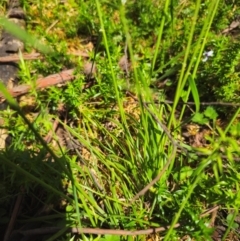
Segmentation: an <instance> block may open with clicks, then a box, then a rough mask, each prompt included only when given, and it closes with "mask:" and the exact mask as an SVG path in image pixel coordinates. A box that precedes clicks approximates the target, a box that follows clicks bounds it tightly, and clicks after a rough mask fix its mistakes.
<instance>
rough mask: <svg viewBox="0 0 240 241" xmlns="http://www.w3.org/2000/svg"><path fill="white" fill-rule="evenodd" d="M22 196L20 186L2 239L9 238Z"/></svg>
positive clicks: (5, 240)
mask: <svg viewBox="0 0 240 241" xmlns="http://www.w3.org/2000/svg"><path fill="white" fill-rule="evenodd" d="M22 198H23V188H21V190H20V193H19V194H18V196H17V200H16V202H15V205H14V209H13V212H12V216H11V219H10V221H9V223H8V227H7V230H6V232H5V235H4V239H3V241H8V240H9V237H10V235H11V232H12V230H13V228H14V225H15V222H16V219H17V215H18V212H19V208H20V204H21V202H22Z"/></svg>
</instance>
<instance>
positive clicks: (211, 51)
mask: <svg viewBox="0 0 240 241" xmlns="http://www.w3.org/2000/svg"><path fill="white" fill-rule="evenodd" d="M203 56H204V59H203V60H202V62H206V61H207V60H208V58H209V57H212V56H213V50H210V51H207V52H204V53H203Z"/></svg>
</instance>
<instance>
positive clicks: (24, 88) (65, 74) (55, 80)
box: [0, 69, 74, 102]
mask: <svg viewBox="0 0 240 241" xmlns="http://www.w3.org/2000/svg"><path fill="white" fill-rule="evenodd" d="M73 71H74V70H73V69H69V70H65V71H62V72H60V73H58V74H53V75H49V76H47V77H45V78H40V79H38V80H37V81H36V88H37V89H42V88H47V87H49V86H53V85H57V84H61V83H65V82H67V81H70V80H73V79H74V75H73ZM30 89H31V86H30V85H19V86H17V87H14V88H12V89H10V90H8V91H9V93H10V94H11V96H13V97H17V96H20V95H23V94H26V93H28V92H29V90H30ZM4 100H5V99H4V96H3V95H2V94H1V93H0V101H1V102H3V101H4Z"/></svg>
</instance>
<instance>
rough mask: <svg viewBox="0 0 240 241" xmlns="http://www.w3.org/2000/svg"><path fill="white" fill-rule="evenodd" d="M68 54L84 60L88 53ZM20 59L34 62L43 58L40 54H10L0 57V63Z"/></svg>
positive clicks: (76, 52)
mask: <svg viewBox="0 0 240 241" xmlns="http://www.w3.org/2000/svg"><path fill="white" fill-rule="evenodd" d="M68 54H69V55H74V56H81V57H85V58H88V57H89V55H88V53H86V52H83V51H75V52H68ZM20 58H22V59H24V60H34V59H43V58H44V57H43V56H42V55H41V54H40V53H31V54H22V57H20V56H19V55H18V54H12V55H8V56H2V57H0V63H8V62H18V61H20Z"/></svg>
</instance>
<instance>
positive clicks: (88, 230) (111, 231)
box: [17, 224, 180, 236]
mask: <svg viewBox="0 0 240 241" xmlns="http://www.w3.org/2000/svg"><path fill="white" fill-rule="evenodd" d="M179 226H180V224H176V225H175V226H174V228H178V227H179ZM168 228H169V226H167V227H158V228H149V229H142V230H133V231H131V230H118V229H101V228H69V229H67V230H66V231H68V232H71V233H75V234H81V233H88V234H100V235H104V234H109V235H142V234H151V233H158V232H163V231H166V230H167V229H168ZM62 229H63V228H60V227H50V228H36V229H32V230H26V231H17V232H18V233H20V234H23V235H24V236H29V235H39V234H50V233H56V232H58V231H60V230H62Z"/></svg>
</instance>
